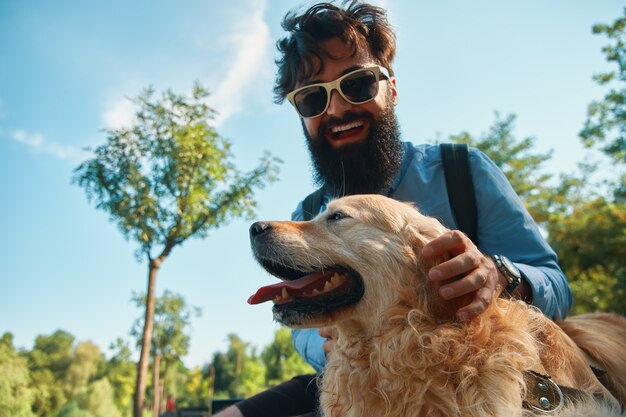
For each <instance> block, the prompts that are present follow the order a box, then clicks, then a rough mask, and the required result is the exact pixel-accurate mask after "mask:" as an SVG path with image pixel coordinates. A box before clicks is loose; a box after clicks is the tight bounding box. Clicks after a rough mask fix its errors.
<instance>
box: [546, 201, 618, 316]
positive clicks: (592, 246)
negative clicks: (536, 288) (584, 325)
mask: <svg viewBox="0 0 626 417" xmlns="http://www.w3.org/2000/svg"><path fill="white" fill-rule="evenodd" d="M553 220H554V221H552V222H551V223H550V224H549V227H548V233H549V242H550V244H551V245H552V247H553V248H554V249H555V250H556V252H557V253H558V254H559V257H560V258H559V259H560V264H561V267H562V268H563V271H564V272H565V273H566V275H567V276H568V277H569V279H570V286H571V288H572V292H573V293H574V296H575V305H574V312H575V313H584V312H589V311H595V310H601V311H615V312H618V313H621V314H626V266H625V264H624V259H626V204H625V203H624V202H616V203H612V202H609V201H607V200H605V199H604V198H596V199H592V200H589V201H584V202H581V203H579V204H578V205H576V206H575V207H574V208H573V210H572V211H571V213H565V214H564V215H562V216H560V217H559V218H554V219H553Z"/></svg>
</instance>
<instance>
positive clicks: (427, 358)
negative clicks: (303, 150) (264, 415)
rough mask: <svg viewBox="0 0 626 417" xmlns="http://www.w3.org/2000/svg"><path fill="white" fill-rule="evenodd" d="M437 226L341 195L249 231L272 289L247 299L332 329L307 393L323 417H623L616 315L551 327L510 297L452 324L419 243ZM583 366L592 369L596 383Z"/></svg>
mask: <svg viewBox="0 0 626 417" xmlns="http://www.w3.org/2000/svg"><path fill="white" fill-rule="evenodd" d="M446 231H447V229H446V228H445V227H444V226H443V225H441V223H439V222H438V221H437V220H436V219H434V218H430V217H426V216H424V215H422V214H420V213H419V211H418V210H417V209H416V208H414V207H413V206H412V205H410V204H408V203H402V202H399V201H396V200H393V199H390V198H387V197H383V196H378V195H360V196H349V197H343V198H340V199H337V200H334V201H332V202H331V203H330V204H329V205H328V208H327V210H325V211H324V212H323V213H321V214H320V215H318V216H317V217H316V218H314V219H313V220H311V221H306V222H288V221H285V222H256V223H254V224H253V225H252V226H251V227H250V237H251V245H252V250H253V253H254V256H255V258H256V260H257V261H258V262H259V263H260V264H261V265H262V266H263V268H265V269H266V270H267V271H268V272H269V273H270V274H272V275H275V276H276V277H278V278H280V279H281V280H282V282H279V283H278V284H273V285H269V286H266V287H263V288H261V289H259V290H258V291H257V293H256V294H254V295H253V296H252V297H250V299H249V300H248V302H249V303H251V304H257V303H261V302H265V301H270V300H271V301H273V303H274V306H273V314H274V318H275V319H276V320H277V321H278V322H280V323H282V324H284V325H286V326H289V327H292V328H311V327H322V326H335V327H336V329H337V334H338V337H337V341H336V347H335V349H334V350H333V351H332V353H331V354H329V356H328V361H327V365H326V368H325V370H324V372H323V376H322V378H321V383H320V384H321V385H320V408H321V410H322V412H323V414H324V415H325V416H329V417H365V416H368V417H370V416H393V417H398V416H406V417H417V416H433V417H435V416H442V417H443V416H445V417H450V416H464V417H468V416H470V417H474V416H476V417H478V416H481V417H484V416H503V417H516V416H533V415H544V414H549V415H553V416H559V417H565V416H598V417H600V416H623V415H624V414H622V412H623V411H622V410H623V406H624V404H625V400H626V389H625V386H626V353H625V352H626V319H625V318H624V317H621V316H618V315H613V314H589V315H583V316H577V317H572V318H571V319H568V320H565V321H564V322H562V323H559V324H557V323H554V322H553V321H551V320H550V319H548V318H546V317H545V316H544V315H543V314H542V313H541V312H540V311H539V310H538V309H536V308H534V307H532V306H529V305H528V304H526V303H524V302H523V301H520V300H513V299H510V298H496V299H494V300H493V302H492V303H491V304H490V306H489V307H488V308H487V310H486V311H485V312H484V313H482V314H481V315H479V316H478V317H475V318H474V319H472V320H470V321H469V322H458V321H456V320H455V318H454V312H455V311H456V309H457V308H458V305H456V304H455V303H454V302H448V301H444V300H442V299H441V298H440V297H439V296H438V293H437V290H438V285H437V284H435V283H433V282H432V281H430V280H429V279H427V272H428V270H429V269H430V268H431V267H433V266H434V265H436V264H438V263H440V262H443V261H444V260H445V259H438V260H430V259H425V258H423V257H422V255H421V249H422V247H423V246H424V245H425V244H426V243H427V242H429V241H430V240H432V239H434V238H436V237H438V236H440V235H442V234H443V233H445V232H446ZM586 356H589V357H591V358H592V360H593V363H594V364H595V367H596V368H598V369H601V370H602V372H606V374H604V375H603V377H602V380H603V381H604V382H605V384H606V386H605V385H603V384H602V383H601V382H600V380H599V379H598V377H597V376H596V375H595V374H594V370H593V368H592V367H591V366H590V365H589V362H588V360H587V357H586Z"/></svg>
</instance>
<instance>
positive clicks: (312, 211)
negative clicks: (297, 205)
mask: <svg viewBox="0 0 626 417" xmlns="http://www.w3.org/2000/svg"><path fill="white" fill-rule="evenodd" d="M323 197H324V187H321V188H318V189H317V190H315V191H313V192H312V193H311V194H309V195H308V196H306V198H305V199H304V200H303V201H302V216H303V217H304V220H311V219H312V218H313V217H315V216H317V213H319V212H320V207H322V198H323Z"/></svg>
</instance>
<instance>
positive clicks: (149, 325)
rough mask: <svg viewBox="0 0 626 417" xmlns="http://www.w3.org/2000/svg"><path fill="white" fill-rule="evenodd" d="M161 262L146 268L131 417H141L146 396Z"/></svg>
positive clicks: (157, 261)
mask: <svg viewBox="0 0 626 417" xmlns="http://www.w3.org/2000/svg"><path fill="white" fill-rule="evenodd" d="M160 264H161V262H160V260H159V259H151V260H150V263H149V266H148V292H147V294H146V315H145V319H144V325H143V336H142V338H141V354H140V355H139V363H138V364H137V383H136V384H135V404H134V408H133V417H142V414H143V402H144V399H145V395H146V379H147V377H148V361H149V359H150V343H151V341H152V329H153V327H154V307H155V296H154V293H155V287H156V275H157V272H158V270H159V266H160Z"/></svg>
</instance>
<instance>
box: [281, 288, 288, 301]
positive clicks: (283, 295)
mask: <svg viewBox="0 0 626 417" xmlns="http://www.w3.org/2000/svg"><path fill="white" fill-rule="evenodd" d="M280 296H281V297H282V298H288V297H289V293H288V292H287V288H285V287H283V292H282V293H281V294H280Z"/></svg>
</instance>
